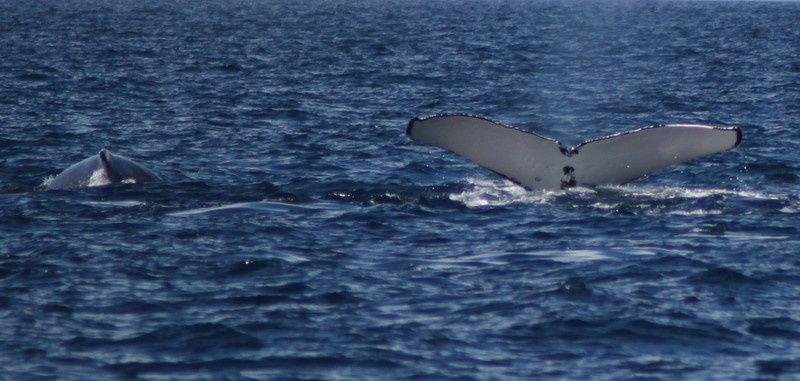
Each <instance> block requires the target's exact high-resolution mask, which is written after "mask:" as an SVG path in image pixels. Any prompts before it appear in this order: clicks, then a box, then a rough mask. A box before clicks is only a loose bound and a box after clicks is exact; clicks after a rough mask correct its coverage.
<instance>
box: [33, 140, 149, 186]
mask: <svg viewBox="0 0 800 381" xmlns="http://www.w3.org/2000/svg"><path fill="white" fill-rule="evenodd" d="M155 181H161V178H160V177H159V176H158V175H157V174H155V172H153V171H151V170H150V169H147V168H146V167H144V166H142V165H141V164H139V163H137V162H135V161H133V160H131V159H129V158H127V157H125V156H122V155H118V154H114V153H112V152H111V151H109V150H107V149H101V150H100V152H98V153H97V154H96V155H92V156H89V157H88V158H86V159H84V160H81V161H80V162H78V163H76V164H73V165H72V166H70V167H69V168H67V169H65V170H64V171H63V172H61V173H59V174H58V175H57V176H56V177H54V178H53V179H52V180H51V181H50V182H49V183H48V184H47V189H77V188H83V187H89V186H98V185H109V184H119V183H135V184H142V183H148V182H155Z"/></svg>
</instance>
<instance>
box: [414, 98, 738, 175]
mask: <svg viewBox="0 0 800 381" xmlns="http://www.w3.org/2000/svg"><path fill="white" fill-rule="evenodd" d="M406 133H407V134H408V136H409V137H410V138H411V139H412V140H414V141H417V142H420V143H425V144H430V145H433V146H437V147H441V148H444V149H447V150H450V151H453V152H455V153H457V154H459V155H461V156H463V157H465V158H467V159H469V160H472V161H474V162H475V163H478V164H480V165H481V166H483V167H486V168H488V169H490V170H492V171H494V172H496V173H498V174H500V175H502V176H504V177H507V178H509V179H511V180H512V181H514V182H516V183H518V184H520V185H522V186H524V187H526V188H528V189H531V190H546V189H560V188H565V187H572V186H596V185H619V184H624V183H627V182H629V181H631V180H634V179H637V178H639V177H642V176H644V175H646V174H648V173H651V172H653V171H657V170H659V169H661V168H664V167H667V166H669V165H672V164H677V163H681V162H684V161H687V160H691V159H694V158H697V157H700V156H703V155H708V154H712V153H716V152H721V151H725V150H728V149H731V148H733V147H735V146H737V145H738V144H739V142H740V141H741V131H740V130H739V129H738V128H736V127H713V126H705V125H697V124H669V125H659V126H652V127H645V128H642V129H638V130H633V131H628V132H623V133H620V134H616V135H611V136H607V137H604V138H600V139H595V140H590V141H587V142H584V143H581V144H579V145H577V146H574V147H570V148H566V147H563V146H562V145H561V143H559V142H558V141H557V140H554V139H550V138H546V137H543V136H539V135H537V134H534V133H531V132H527V131H523V130H520V129H517V128H514V127H510V126H507V125H503V124H500V123H497V122H493V121H491V120H489V119H486V118H483V117H478V116H472V115H462V114H453V115H437V116H431V117H425V118H414V119H412V120H411V121H410V122H409V123H408V128H407V130H406Z"/></svg>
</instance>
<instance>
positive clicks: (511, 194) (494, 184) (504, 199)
mask: <svg viewBox="0 0 800 381" xmlns="http://www.w3.org/2000/svg"><path fill="white" fill-rule="evenodd" d="M467 182H468V183H469V186H468V187H467V188H466V189H465V190H463V191H462V192H460V193H453V194H450V195H449V196H448V197H449V198H450V200H453V201H457V202H460V203H463V204H464V205H466V206H467V207H469V208H480V207H492V206H504V205H508V204H515V203H520V204H545V203H548V202H549V201H550V200H552V199H553V198H554V197H555V196H556V195H558V194H563V193H564V191H537V192H529V191H527V190H526V189H525V188H523V187H521V186H519V185H516V184H514V183H512V182H511V181H508V180H496V181H489V180H476V179H469V180H467Z"/></svg>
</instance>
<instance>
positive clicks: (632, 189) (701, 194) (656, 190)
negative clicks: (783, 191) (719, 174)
mask: <svg viewBox="0 0 800 381" xmlns="http://www.w3.org/2000/svg"><path fill="white" fill-rule="evenodd" d="M602 188H604V189H613V190H618V191H620V192H622V193H624V194H627V195H631V196H649V197H654V198H663V199H672V198H706V197H711V196H732V197H739V198H744V199H751V200H783V199H786V196H785V195H777V194H769V193H763V192H751V191H744V190H732V189H721V188H710V189H708V188H706V189H704V188H681V187H646V186H636V185H615V186H603V187H602Z"/></svg>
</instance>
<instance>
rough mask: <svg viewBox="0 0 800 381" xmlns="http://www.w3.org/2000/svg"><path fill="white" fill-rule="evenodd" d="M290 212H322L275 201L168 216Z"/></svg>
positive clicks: (198, 209) (212, 208) (248, 203)
mask: <svg viewBox="0 0 800 381" xmlns="http://www.w3.org/2000/svg"><path fill="white" fill-rule="evenodd" d="M290 210H320V208H317V207H312V206H306V205H297V204H288V203H285V202H274V201H259V202H240V203H235V204H229V205H221V206H215V207H208V208H197V209H190V210H185V211H180V212H173V213H169V214H167V215H168V216H170V217H192V216H203V215H218V214H230V213H253V212H255V213H274V212H287V211H290Z"/></svg>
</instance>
